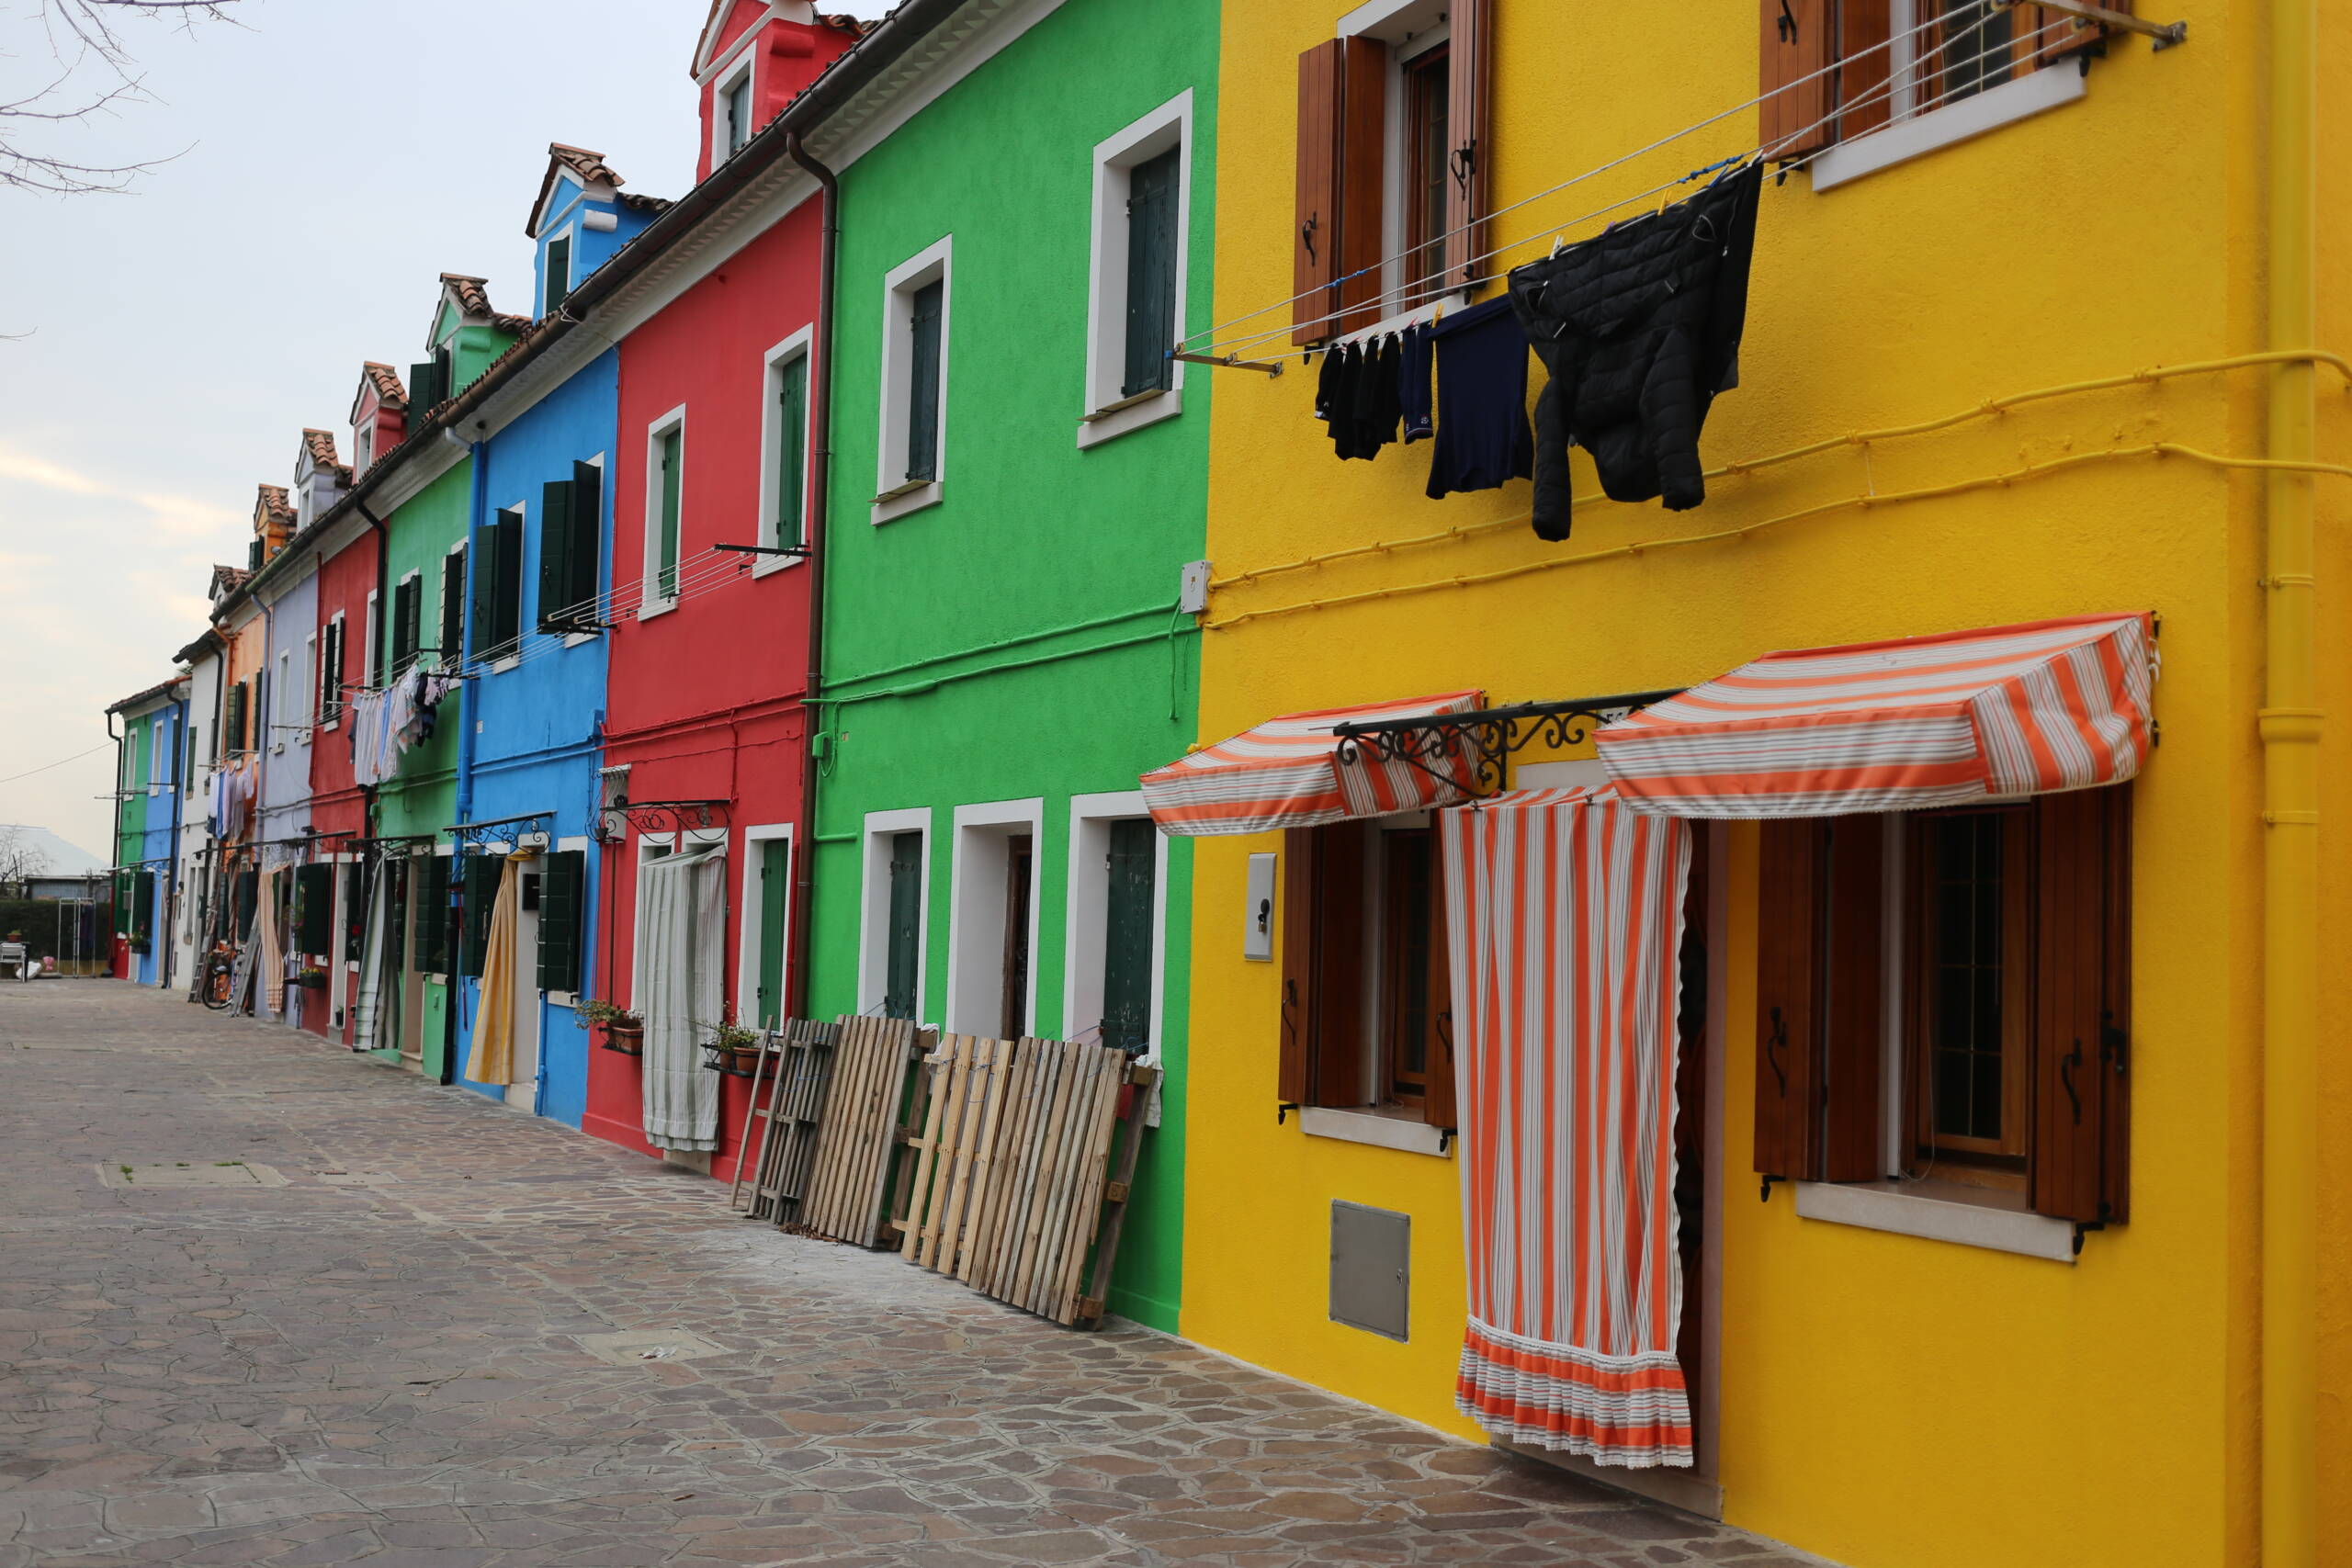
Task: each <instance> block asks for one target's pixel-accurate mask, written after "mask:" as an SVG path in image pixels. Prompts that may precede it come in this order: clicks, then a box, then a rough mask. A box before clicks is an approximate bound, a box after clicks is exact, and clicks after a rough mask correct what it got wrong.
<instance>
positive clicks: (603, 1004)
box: [580, 997, 645, 1056]
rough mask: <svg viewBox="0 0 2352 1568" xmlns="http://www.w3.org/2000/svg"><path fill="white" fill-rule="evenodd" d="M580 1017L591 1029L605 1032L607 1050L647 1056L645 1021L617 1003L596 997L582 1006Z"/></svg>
mask: <svg viewBox="0 0 2352 1568" xmlns="http://www.w3.org/2000/svg"><path fill="white" fill-rule="evenodd" d="M580 1016H581V1018H582V1020H583V1021H586V1022H587V1024H588V1025H589V1026H590V1027H591V1028H595V1029H602V1030H603V1031H604V1032H605V1050H607V1051H618V1052H619V1053H620V1054H621V1055H624V1056H642V1055H645V1021H644V1020H643V1019H641V1018H639V1017H638V1016H637V1014H635V1013H633V1012H631V1011H629V1010H628V1009H627V1008H625V1007H621V1006H619V1005H617V1004H616V1003H613V1002H608V1001H603V1000H600V999H598V998H594V997H590V998H586V999H584V1000H582V1002H581V1004H580Z"/></svg>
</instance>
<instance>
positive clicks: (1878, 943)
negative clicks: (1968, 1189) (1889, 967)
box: [1820, 817, 1886, 1181]
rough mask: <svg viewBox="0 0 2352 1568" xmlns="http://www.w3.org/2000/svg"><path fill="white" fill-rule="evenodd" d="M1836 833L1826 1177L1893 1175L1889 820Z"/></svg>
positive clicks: (1825, 1078) (1826, 1053)
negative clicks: (1887, 1003)
mask: <svg viewBox="0 0 2352 1568" xmlns="http://www.w3.org/2000/svg"><path fill="white" fill-rule="evenodd" d="M1825 826H1826V831H1827V836H1828V840H1829V844H1828V851H1829V860H1828V869H1827V881H1826V889H1827V893H1828V898H1827V909H1826V922H1825V925H1824V928H1823V929H1824V931H1825V933H1826V945H1825V953H1826V959H1827V962H1826V964H1825V965H1824V974H1823V977H1822V983H1823V987H1824V989H1825V992H1826V997H1827V998H1828V1005H1827V1007H1826V1010H1824V1012H1823V1014H1822V1017H1821V1021H1820V1032H1821V1041H1822V1045H1821V1053H1822V1055H1821V1179H1823V1180H1825V1181H1875V1180H1877V1179H1879V1178H1881V1177H1883V1176H1884V1175H1885V1174H1886V1151H1885V1146H1884V1138H1883V1120H1882V1106H1883V1100H1882V1098H1881V1093H1880V1088H1881V1083H1882V1081H1883V1077H1884V1071H1885V1058H1886V1010H1885V1008H1884V1006H1883V1003H1882V999H1881V998H1883V994H1884V993H1883V985H1884V977H1885V974H1886V951H1885V949H1886V942H1885V920H1886V915H1885V908H1886V883H1885V874H1886V824H1885V821H1884V819H1883V818H1878V817H1836V818H1830V819H1829V821H1828V822H1827V823H1826V825H1825Z"/></svg>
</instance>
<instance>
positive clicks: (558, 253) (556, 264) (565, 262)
mask: <svg viewBox="0 0 2352 1568" xmlns="http://www.w3.org/2000/svg"><path fill="white" fill-rule="evenodd" d="M570 295H571V235H569V234H564V235H560V236H559V237H557V238H555V239H552V240H549V241H548V286H547V296H548V306H547V309H546V310H544V311H542V312H541V314H543V315H548V316H552V315H554V314H555V313H556V312H557V311H558V310H561V309H562V308H563V302H564V300H565V299H566V298H568V297H569V296H570Z"/></svg>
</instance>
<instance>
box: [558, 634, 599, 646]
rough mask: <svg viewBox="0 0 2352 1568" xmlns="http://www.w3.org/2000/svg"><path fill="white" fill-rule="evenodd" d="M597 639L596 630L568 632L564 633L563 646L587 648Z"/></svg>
mask: <svg viewBox="0 0 2352 1568" xmlns="http://www.w3.org/2000/svg"><path fill="white" fill-rule="evenodd" d="M595 640H596V634H595V633H594V632H566V633H564V634H563V646H564V647H566V648H585V647H587V646H588V645H589V644H590V643H592V642H594V641H595Z"/></svg>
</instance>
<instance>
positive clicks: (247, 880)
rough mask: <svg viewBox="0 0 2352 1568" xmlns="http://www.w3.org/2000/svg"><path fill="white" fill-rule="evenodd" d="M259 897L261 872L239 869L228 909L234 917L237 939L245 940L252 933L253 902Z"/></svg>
mask: <svg viewBox="0 0 2352 1568" xmlns="http://www.w3.org/2000/svg"><path fill="white" fill-rule="evenodd" d="M259 897H261V873H259V872H257V871H241V872H239V873H237V880H236V882H235V883H234V884H233V885H232V891H231V894H230V904H229V907H230V909H231V911H232V913H233V915H234V917H235V920H234V923H235V926H236V929H237V940H238V941H239V942H244V941H246V940H247V939H248V938H250V937H251V936H252V935H253V934H254V902H255V900H257V899H258V898H259Z"/></svg>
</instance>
